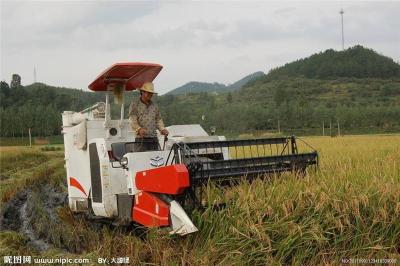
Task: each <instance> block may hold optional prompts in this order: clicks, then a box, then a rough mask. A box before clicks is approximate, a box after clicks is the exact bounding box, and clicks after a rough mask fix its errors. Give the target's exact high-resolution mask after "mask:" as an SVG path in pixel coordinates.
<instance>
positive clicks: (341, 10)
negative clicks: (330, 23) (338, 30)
mask: <svg viewBox="0 0 400 266" xmlns="http://www.w3.org/2000/svg"><path fill="white" fill-rule="evenodd" d="M339 14H340V16H341V17H342V50H344V26H343V14H344V11H343V8H342V9H340V12H339Z"/></svg>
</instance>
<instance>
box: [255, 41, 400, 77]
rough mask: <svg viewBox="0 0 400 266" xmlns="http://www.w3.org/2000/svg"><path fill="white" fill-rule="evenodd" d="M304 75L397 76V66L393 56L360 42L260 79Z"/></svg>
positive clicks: (270, 73) (318, 55)
mask: <svg viewBox="0 0 400 266" xmlns="http://www.w3.org/2000/svg"><path fill="white" fill-rule="evenodd" d="M287 77H305V78H316V79H335V78H341V77H349V78H382V79H389V78H400V65H399V64H398V63H396V62H394V61H393V59H391V58H389V57H386V56H384V55H381V54H378V53H377V52H375V51H374V50H372V49H368V48H364V47H362V46H360V45H357V46H354V47H351V48H349V49H347V50H344V51H334V50H332V49H328V50H326V51H324V52H321V53H316V54H313V55H311V56H309V57H307V58H303V59H300V60H297V61H295V62H291V63H287V64H285V65H284V66H282V67H278V68H275V69H272V70H271V71H270V72H269V73H268V74H267V76H265V77H264V80H266V81H268V80H271V79H277V78H287ZM260 79H262V78H260Z"/></svg>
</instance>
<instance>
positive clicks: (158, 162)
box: [150, 155, 164, 167]
mask: <svg viewBox="0 0 400 266" xmlns="http://www.w3.org/2000/svg"><path fill="white" fill-rule="evenodd" d="M150 164H151V165H152V166H155V167H159V166H162V165H163V164H164V158H163V157H160V156H158V155H157V156H155V157H151V158H150Z"/></svg>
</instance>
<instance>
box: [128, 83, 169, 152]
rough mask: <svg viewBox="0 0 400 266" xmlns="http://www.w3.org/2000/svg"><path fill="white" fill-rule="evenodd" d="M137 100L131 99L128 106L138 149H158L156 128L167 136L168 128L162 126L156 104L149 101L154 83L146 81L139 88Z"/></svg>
mask: <svg viewBox="0 0 400 266" xmlns="http://www.w3.org/2000/svg"><path fill="white" fill-rule="evenodd" d="M139 91H140V98H139V100H133V101H132V103H131V105H130V107H129V120H130V123H131V126H132V129H133V131H134V132H136V139H135V142H136V143H139V146H138V149H139V150H138V151H151V150H158V149H159V148H158V147H159V146H158V145H159V144H158V139H157V131H156V129H158V130H159V131H160V133H161V134H162V135H164V136H165V137H167V136H168V133H169V132H168V130H167V129H166V128H165V127H164V122H163V120H162V118H161V114H160V110H159V109H158V106H157V105H156V104H155V103H153V102H152V101H151V98H152V97H153V94H154V93H155V92H154V85H153V83H151V82H146V83H144V84H143V86H142V87H141V88H140V89H139Z"/></svg>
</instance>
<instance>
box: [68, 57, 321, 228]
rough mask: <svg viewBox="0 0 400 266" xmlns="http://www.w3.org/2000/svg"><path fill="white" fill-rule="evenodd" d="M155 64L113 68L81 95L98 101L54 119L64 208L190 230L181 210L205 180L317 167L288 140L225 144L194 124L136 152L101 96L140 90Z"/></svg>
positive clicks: (125, 125) (197, 198) (195, 201)
mask: <svg viewBox="0 0 400 266" xmlns="http://www.w3.org/2000/svg"><path fill="white" fill-rule="evenodd" d="M161 69H162V66H161V65H158V64H149V63H119V64H114V65H113V66H111V67H110V68H108V69H107V70H105V71H104V72H103V73H101V74H100V75H99V76H98V77H97V78H96V80H95V81H93V82H92V83H91V84H90V85H89V89H91V90H92V91H95V92H103V93H104V92H105V94H106V102H105V103H104V102H100V103H97V104H95V105H94V106H92V107H90V108H87V109H85V110H83V111H81V112H71V111H65V112H63V114H62V120H63V131H62V132H63V134H64V145H65V163H66V169H67V180H68V198H69V207H70V209H71V210H72V211H73V212H88V213H91V214H93V215H94V216H96V217H103V218H104V217H105V218H110V219H115V220H122V221H128V222H136V223H138V224H141V225H144V226H147V227H169V231H170V233H171V234H180V235H185V234H188V233H192V232H196V231H197V228H196V226H195V225H194V224H193V223H192V221H191V220H190V218H189V217H188V215H187V214H186V212H185V211H184V208H185V209H190V208H193V207H199V206H201V199H202V187H203V186H204V185H205V184H207V183H208V182H209V181H215V182H219V183H228V184H233V183H234V182H231V180H237V179H240V178H247V179H250V178H254V177H257V176H264V175H266V174H274V173H280V172H284V171H302V172H304V171H305V169H306V167H307V166H310V165H317V162H318V155H317V152H316V151H312V152H308V153H299V152H298V150H297V145H296V138H295V137H280V138H264V139H249V140H226V139H225V137H224V136H214V135H211V136H210V135H208V134H207V132H206V131H205V130H204V129H203V128H202V127H201V126H200V125H176V126H170V127H168V128H167V129H168V131H169V132H170V136H169V138H168V139H167V138H164V137H161V135H159V138H158V139H159V145H158V146H159V147H160V148H159V149H158V150H155V151H145V152H138V150H140V146H141V145H142V143H139V142H135V135H134V132H133V130H132V128H131V126H130V123H129V119H124V104H123V101H122V104H121V117H120V119H116V120H113V119H111V111H110V103H109V93H110V92H114V93H119V95H121V93H122V97H123V94H124V92H125V91H132V90H135V89H137V88H140V87H141V86H142V85H143V83H145V82H151V81H153V80H154V79H155V77H156V76H157V75H158V73H159V72H160V71H161Z"/></svg>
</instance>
